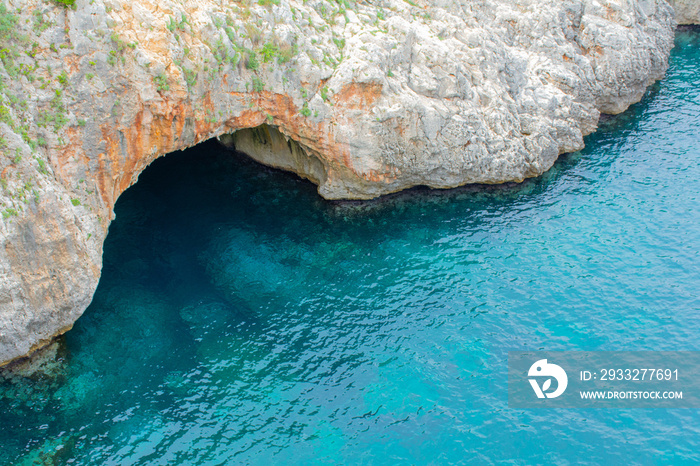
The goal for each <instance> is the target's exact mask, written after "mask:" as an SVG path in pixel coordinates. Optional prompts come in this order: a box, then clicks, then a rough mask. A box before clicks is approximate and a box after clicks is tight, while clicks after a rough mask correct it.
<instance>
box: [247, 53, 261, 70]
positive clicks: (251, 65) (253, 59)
mask: <svg viewBox="0 0 700 466" xmlns="http://www.w3.org/2000/svg"><path fill="white" fill-rule="evenodd" d="M245 67H246V68H248V69H249V70H253V71H255V70H257V69H258V68H260V62H259V61H258V56H257V55H256V54H255V52H248V60H246V62H245Z"/></svg>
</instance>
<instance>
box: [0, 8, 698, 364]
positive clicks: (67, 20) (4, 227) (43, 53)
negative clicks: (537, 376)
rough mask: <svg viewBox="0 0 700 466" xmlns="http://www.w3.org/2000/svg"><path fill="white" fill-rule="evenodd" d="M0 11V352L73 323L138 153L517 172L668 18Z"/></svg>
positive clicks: (448, 174) (606, 98) (613, 12)
mask: <svg viewBox="0 0 700 466" xmlns="http://www.w3.org/2000/svg"><path fill="white" fill-rule="evenodd" d="M5 2H6V3H5V4H4V5H3V6H2V7H0V16H1V17H2V18H1V19H2V22H0V24H2V25H3V26H2V27H1V28H0V48H2V49H4V50H7V51H8V53H4V54H3V55H2V64H1V65H0V77H1V78H2V80H1V81H0V150H1V151H2V153H3V155H4V156H3V157H2V158H1V160H0V165H1V166H0V173H1V175H0V180H1V181H2V196H1V197H0V202H1V203H2V206H1V207H0V209H1V210H2V214H3V215H2V219H0V238H2V241H3V247H2V248H0V277H1V278H2V280H1V281H0V363H1V362H4V361H9V360H11V359H13V358H16V357H19V356H22V355H24V354H27V353H28V352H30V351H31V350H32V349H33V348H36V347H39V346H41V345H42V344H44V342H47V341H49V340H50V339H51V338H52V337H53V336H55V335H57V334H60V333H62V332H64V331H66V330H67V329H69V328H70V327H71V325H72V324H73V322H75V320H76V319H77V318H78V317H79V316H80V315H81V313H82V312H83V311H84V309H85V308H86V307H87V305H88V304H89V302H90V300H91V298H92V294H93V292H94V290H95V288H96V286H97V282H98V280H99V276H100V270H101V265H102V264H101V261H102V244H103V241H104V239H105V237H106V235H107V229H108V226H109V223H110V221H111V220H112V219H113V217H114V214H113V211H112V209H113V207H114V203H115V201H116V199H117V198H118V197H119V195H120V194H121V193H122V192H123V191H124V190H125V189H126V188H128V187H129V186H131V185H132V184H133V183H135V182H136V180H137V178H138V176H139V173H140V172H141V171H142V170H143V169H144V168H145V167H146V166H147V165H148V164H150V163H151V162H152V161H153V160H154V159H155V158H157V157H159V156H162V155H165V154H167V153H169V152H172V151H175V150H178V149H183V148H186V147H189V146H192V145H194V144H197V143H198V142H201V141H204V140H207V139H210V138H213V137H219V138H220V139H221V140H223V141H225V142H227V143H228V144H232V145H234V146H236V147H237V148H239V149H242V150H245V151H247V152H248V153H250V155H251V156H253V157H254V158H256V159H258V160H260V161H262V162H263V163H267V164H270V165H273V166H277V167H280V168H284V169H286V170H291V171H294V172H296V173H298V174H299V175H301V176H303V177H306V178H308V179H310V180H311V181H313V182H314V183H316V184H318V186H319V188H318V189H319V193H320V194H321V195H322V196H323V197H325V198H328V199H369V198H374V197H377V196H381V195H383V194H387V193H391V192H395V191H399V190H402V189H405V188H408V187H411V186H416V185H426V186H430V187H434V188H448V187H454V186H459V185H463V184H466V183H501V182H505V181H522V180H523V179H525V178H527V177H532V176H537V175H539V174H541V173H543V172H544V171H546V170H547V169H548V168H549V167H551V166H552V164H553V163H554V161H555V160H556V158H557V156H558V155H559V154H561V153H563V152H568V151H574V150H578V149H580V148H581V147H583V136H584V135H586V134H589V133H591V132H592V131H594V130H595V128H596V125H597V121H598V117H599V115H600V113H601V112H604V113H619V112H622V111H624V110H625V109H626V108H627V107H628V106H629V105H630V104H632V103H634V102H637V101H638V100H639V99H640V98H641V97H642V95H643V93H644V92H645V89H646V88H647V86H648V85H649V84H651V83H652V82H654V80H656V79H659V78H661V77H662V76H663V73H664V72H665V70H666V67H667V59H668V55H669V51H670V49H671V47H672V45H673V29H674V27H675V24H676V22H675V19H674V11H673V9H672V8H671V7H670V6H669V5H668V3H666V2H665V1H663V0H625V1H612V0H579V1H576V0H566V1H561V0H538V1H534V0H517V1H513V0H481V1H468V2H466V1H463V2H446V3H445V2H438V1H435V0H430V1H427V0H424V1H417V2H415V3H414V2H405V1H402V0H383V1H381V2H375V3H373V4H368V3H354V2H350V1H340V2H329V1H325V0H310V1H304V2H298V1H289V0H271V1H263V0H260V1H259V2H250V1H244V2H241V3H232V4H230V5H225V6H224V5H222V4H220V3H218V2H214V1H211V0H202V1H198V2H176V1H174V0H164V1H159V2H154V1H151V0H144V1H139V2H122V1H120V0H91V1H87V0H76V3H75V5H74V6H73V7H71V8H66V7H64V6H61V5H56V4H53V3H46V2H42V1H40V0H21V1H20V0H5ZM696 3H697V2H690V1H680V0H676V1H675V4H676V7H677V8H678V11H679V13H678V16H679V18H682V21H686V20H688V21H693V18H694V17H696V16H697V8H696V6H697V5H696ZM688 18H690V19H688Z"/></svg>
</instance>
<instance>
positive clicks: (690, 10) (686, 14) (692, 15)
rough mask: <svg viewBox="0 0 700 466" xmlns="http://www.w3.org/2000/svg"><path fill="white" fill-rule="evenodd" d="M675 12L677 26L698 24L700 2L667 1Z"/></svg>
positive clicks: (686, 0) (699, 19) (690, 0)
mask: <svg viewBox="0 0 700 466" xmlns="http://www.w3.org/2000/svg"><path fill="white" fill-rule="evenodd" d="M668 3H670V4H671V6H673V9H674V10H675V11H676V21H677V22H678V24H700V1H698V0H669V2H668Z"/></svg>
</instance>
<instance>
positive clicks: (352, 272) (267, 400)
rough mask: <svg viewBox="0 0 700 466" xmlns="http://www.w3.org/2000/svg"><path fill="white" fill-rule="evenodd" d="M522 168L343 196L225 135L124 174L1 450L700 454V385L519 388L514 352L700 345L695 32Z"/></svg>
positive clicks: (596, 459) (197, 455) (427, 457)
mask: <svg viewBox="0 0 700 466" xmlns="http://www.w3.org/2000/svg"><path fill="white" fill-rule="evenodd" d="M676 42H677V45H676V48H675V49H674V51H673V55H672V57H671V66H670V69H669V72H668V76H667V77H666V78H665V79H664V80H663V81H662V82H660V83H658V84H657V85H655V86H653V87H652V88H651V89H650V90H649V92H648V93H647V95H646V96H645V98H644V100H643V101H642V102H641V103H639V104H637V105H635V106H634V107H632V108H631V109H630V110H629V111H628V112H626V113H625V114H623V115H620V116H617V117H614V118H606V119H604V120H603V121H601V127H600V130H599V131H598V132H597V133H596V134H595V135H592V136H590V137H588V138H587V140H586V149H585V150H583V151H581V152H578V153H575V154H570V155H566V156H563V157H562V158H561V159H560V161H558V162H557V164H556V165H555V166H554V168H552V170H550V171H549V172H548V173H546V174H545V175H543V176H542V177H539V178H537V179H532V180H528V181H526V182H524V183H522V184H519V185H506V186H491V187H467V188H462V189H457V190H451V191H429V190H413V191H411V192H408V193H402V194H399V195H394V196H389V197H387V198H385V199H382V200H379V201H375V202H368V203H330V202H327V201H324V200H322V199H320V198H319V196H318V195H317V194H316V192H315V187H314V186H312V185H311V184H310V183H308V182H306V181H302V180H299V179H298V178H296V177H294V176H292V175H289V174H285V173H281V172H278V171H275V170H271V169H267V168H265V167H261V166H259V165H257V164H255V163H254V162H252V161H250V160H249V159H247V158H245V157H243V156H241V155H238V154H232V153H229V152H226V151H224V150H222V149H221V148H219V147H218V146H217V145H216V144H213V143H208V144H204V145H202V146H199V147H197V148H195V149H192V150H189V151H187V152H184V153H176V154H171V155H169V156H168V157H166V158H164V159H161V160H158V161H156V162H155V163H154V164H153V165H152V166H151V167H150V168H149V169H147V170H146V171H145V172H144V173H143V174H142V176H141V179H140V181H139V182H138V183H137V184H136V185H135V186H134V187H133V188H131V189H129V190H128V191H127V192H126V193H124V195H123V196H122V197H121V198H120V199H119V202H118V203H117V206H116V209H115V211H116V213H117V219H116V221H114V222H113V223H112V225H111V227H110V233H109V236H108V238H107V242H106V244H105V255H104V270H103V276H102V281H101V282H100V286H99V288H98V290H97V293H96V295H95V298H94V301H93V303H92V305H91V306H90V308H89V309H88V310H87V311H86V312H85V314H84V316H83V317H82V318H81V319H80V320H79V321H78V322H77V324H76V326H75V328H74V329H73V330H72V331H70V332H69V333H68V334H67V335H66V336H65V337H64V339H63V340H62V342H61V348H60V350H59V352H58V356H59V360H58V363H54V364H53V365H52V366H51V367H50V370H48V373H46V372H44V373H38V374H37V375H33V376H30V375H26V374H19V373H11V372H7V371H4V372H3V373H2V374H3V375H2V381H0V425H1V426H2V431H1V432H0V445H1V446H2V448H1V449H0V464H4V463H14V462H25V463H28V462H30V461H32V460H37V459H41V460H42V461H46V462H47V463H46V464H53V463H50V461H53V462H55V463H57V464H62V463H70V462H75V463H77V464H120V465H123V464H137V463H138V464H143V463H148V464H166V463H167V464H172V463H183V464H194V463H197V464H233V463H254V464H270V463H273V462H274V463H282V464H305V463H309V462H319V463H366V464H394V463H397V462H402V463H417V464H423V463H429V462H435V463H446V462H455V463H459V462H464V463H475V464H482V463H488V462H493V461H503V462H506V463H551V464H567V463H586V462H588V463H592V464H601V463H605V464H614V463H622V462H624V463H627V464H655V463H656V464H683V463H694V462H700V413H699V412H698V410H663V409H649V410H643V409H638V410H513V409H509V408H508V407H507V385H506V383H507V377H506V375H507V352H508V350H521V349H547V350H700V338H699V337H700V312H699V311H700V298H699V290H700V252H699V246H700V209H699V207H700V204H699V199H698V197H699V193H700V33H699V32H698V30H697V29H696V30H693V31H681V32H679V33H678V35H677V41H676Z"/></svg>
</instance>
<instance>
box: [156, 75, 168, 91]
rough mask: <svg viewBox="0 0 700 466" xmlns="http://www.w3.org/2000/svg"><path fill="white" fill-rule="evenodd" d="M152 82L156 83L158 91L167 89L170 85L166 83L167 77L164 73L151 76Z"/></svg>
mask: <svg viewBox="0 0 700 466" xmlns="http://www.w3.org/2000/svg"><path fill="white" fill-rule="evenodd" d="M153 82H154V83H155V84H156V88H157V89H158V92H163V91H169V90H170V86H169V85H168V78H167V77H166V76H165V75H164V74H162V73H161V74H159V75H158V76H155V77H154V78H153Z"/></svg>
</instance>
